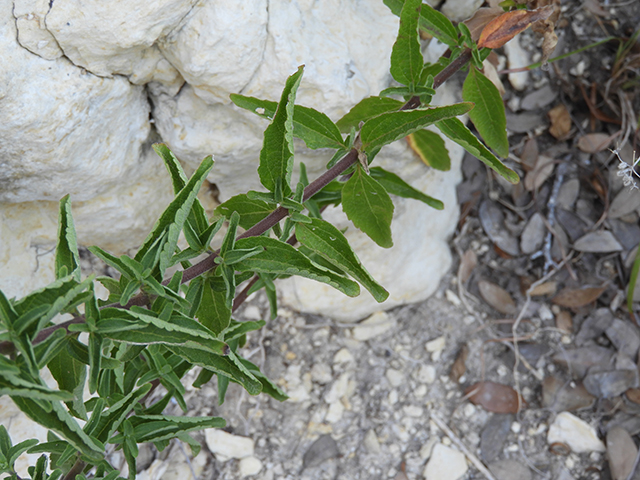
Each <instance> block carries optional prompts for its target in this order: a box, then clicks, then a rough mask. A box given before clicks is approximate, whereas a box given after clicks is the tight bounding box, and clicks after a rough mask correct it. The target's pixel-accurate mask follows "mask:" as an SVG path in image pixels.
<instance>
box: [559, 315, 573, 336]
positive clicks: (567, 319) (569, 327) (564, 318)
mask: <svg viewBox="0 0 640 480" xmlns="http://www.w3.org/2000/svg"><path fill="white" fill-rule="evenodd" d="M556 328H557V329H558V330H562V331H563V332H566V333H573V317H572V316H571V314H570V313H569V312H567V311H566V310H562V311H560V312H559V313H558V314H557V315H556Z"/></svg>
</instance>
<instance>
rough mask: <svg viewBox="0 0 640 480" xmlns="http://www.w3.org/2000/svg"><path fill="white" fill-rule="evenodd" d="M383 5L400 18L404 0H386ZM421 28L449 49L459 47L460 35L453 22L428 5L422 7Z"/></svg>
mask: <svg viewBox="0 0 640 480" xmlns="http://www.w3.org/2000/svg"><path fill="white" fill-rule="evenodd" d="M383 3H384V4H385V5H386V6H387V7H389V9H390V10H391V11H392V12H393V14H394V15H398V16H399V15H400V13H401V11H402V5H403V4H404V0H384V1H383ZM420 28H422V29H423V30H426V31H427V32H429V33H430V34H431V35H433V36H434V37H436V38H437V39H438V40H440V41H441V42H442V43H445V44H447V45H448V46H449V47H455V46H457V45H458V33H457V31H456V27H454V26H453V23H451V20H449V19H448V18H447V17H446V16H445V15H443V14H442V13H440V12H439V11H437V10H435V9H434V8H433V7H431V6H430V5H429V4H426V3H425V4H423V5H422V10H420Z"/></svg>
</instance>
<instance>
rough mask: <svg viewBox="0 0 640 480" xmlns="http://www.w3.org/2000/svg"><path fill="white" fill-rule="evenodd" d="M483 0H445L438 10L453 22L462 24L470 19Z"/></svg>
mask: <svg viewBox="0 0 640 480" xmlns="http://www.w3.org/2000/svg"><path fill="white" fill-rule="evenodd" d="M483 3H484V0H447V1H446V2H444V5H442V9H441V10H440V11H441V12H442V13H444V14H445V15H446V16H447V18H449V19H450V20H451V21H453V22H462V21H464V20H467V19H468V18H471V17H472V16H473V14H474V13H476V10H478V8H480V5H482V4H483Z"/></svg>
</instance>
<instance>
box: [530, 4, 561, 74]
mask: <svg viewBox="0 0 640 480" xmlns="http://www.w3.org/2000/svg"><path fill="white" fill-rule="evenodd" d="M529 3H530V5H529V8H534V7H536V8H541V7H547V8H553V12H552V13H551V15H549V17H548V18H545V19H544V20H538V21H536V22H533V23H532V24H531V30H533V31H534V32H536V33H538V34H541V35H542V36H543V41H542V58H541V62H542V64H543V65H546V64H547V60H549V57H550V56H551V54H552V53H553V51H554V50H555V48H556V45H557V44H558V35H556V33H555V27H556V23H557V22H558V19H559V18H560V0H533V1H531V0H530V2H529Z"/></svg>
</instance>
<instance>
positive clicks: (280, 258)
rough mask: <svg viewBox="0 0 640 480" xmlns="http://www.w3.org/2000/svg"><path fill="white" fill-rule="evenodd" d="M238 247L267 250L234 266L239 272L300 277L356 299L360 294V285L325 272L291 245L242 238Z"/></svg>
mask: <svg viewBox="0 0 640 480" xmlns="http://www.w3.org/2000/svg"><path fill="white" fill-rule="evenodd" d="M236 246H237V248H242V249H250V248H254V247H263V248H264V251H262V252H260V253H259V254H257V255H254V256H253V257H250V258H247V259H245V260H243V261H242V262H239V263H236V264H235V265H234V266H233V267H234V268H235V269H236V270H238V271H241V272H243V271H252V272H259V273H274V274H278V275H299V276H301V277H306V278H310V279H312V280H316V281H318V282H323V283H326V284H328V285H331V286H332V287H333V288H336V289H338V290H340V291H341V292H342V293H344V294H345V295H348V296H350V297H355V296H357V295H358V294H359V293H360V287H359V286H358V284H357V283H355V282H353V281H352V280H349V279H348V278H345V277H341V276H340V275H337V274H335V273H334V272H331V271H328V270H323V269H322V268H320V267H319V266H317V265H314V264H313V263H312V262H311V260H309V259H308V258H307V257H305V256H304V255H303V254H302V253H300V252H299V251H298V250H296V249H295V248H293V247H292V246H291V245H289V244H287V243H284V242H280V241H279V240H276V239H274V238H267V237H250V238H243V239H241V240H238V241H237V242H236Z"/></svg>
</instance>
